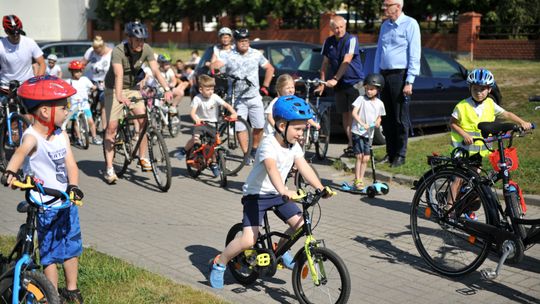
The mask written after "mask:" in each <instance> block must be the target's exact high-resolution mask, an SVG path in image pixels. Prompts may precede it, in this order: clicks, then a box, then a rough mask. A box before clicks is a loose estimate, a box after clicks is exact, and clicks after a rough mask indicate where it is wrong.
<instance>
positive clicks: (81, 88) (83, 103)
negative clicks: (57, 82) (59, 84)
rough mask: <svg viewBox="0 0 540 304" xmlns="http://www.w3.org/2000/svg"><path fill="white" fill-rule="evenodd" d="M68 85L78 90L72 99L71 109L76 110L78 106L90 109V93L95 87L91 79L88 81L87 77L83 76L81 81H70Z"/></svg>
mask: <svg viewBox="0 0 540 304" xmlns="http://www.w3.org/2000/svg"><path fill="white" fill-rule="evenodd" d="M67 83H69V84H70V85H71V86H72V87H74V88H75V90H77V93H75V95H73V96H71V97H70V98H71V108H72V109H74V107H75V105H78V106H79V107H81V108H82V109H90V104H89V103H88V93H90V89H91V88H92V87H93V86H94V84H93V83H92V81H90V79H88V78H87V77H86V76H81V78H79V80H75V79H68V80H67Z"/></svg>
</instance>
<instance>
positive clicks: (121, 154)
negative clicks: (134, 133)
mask: <svg viewBox="0 0 540 304" xmlns="http://www.w3.org/2000/svg"><path fill="white" fill-rule="evenodd" d="M103 153H104V154H105V144H103ZM113 153H114V156H113V162H112V164H113V168H114V172H116V176H118V177H122V175H124V173H125V172H126V170H127V167H128V165H129V163H130V162H131V143H130V142H129V140H127V139H126V134H125V132H124V128H123V127H122V126H121V127H119V128H118V131H117V133H116V138H115V140H114V146H113Z"/></svg>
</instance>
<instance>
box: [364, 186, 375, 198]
mask: <svg viewBox="0 0 540 304" xmlns="http://www.w3.org/2000/svg"><path fill="white" fill-rule="evenodd" d="M366 193H367V196H368V197H369V198H374V197H375V195H377V190H375V187H373V186H369V187H368V188H367V190H366Z"/></svg>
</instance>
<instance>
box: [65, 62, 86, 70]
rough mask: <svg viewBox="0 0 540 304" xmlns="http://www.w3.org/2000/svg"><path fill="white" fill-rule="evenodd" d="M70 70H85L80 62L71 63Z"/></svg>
mask: <svg viewBox="0 0 540 304" xmlns="http://www.w3.org/2000/svg"><path fill="white" fill-rule="evenodd" d="M68 69H70V70H84V64H83V63H82V62H80V61H79V60H73V61H71V62H70V63H69V66H68Z"/></svg>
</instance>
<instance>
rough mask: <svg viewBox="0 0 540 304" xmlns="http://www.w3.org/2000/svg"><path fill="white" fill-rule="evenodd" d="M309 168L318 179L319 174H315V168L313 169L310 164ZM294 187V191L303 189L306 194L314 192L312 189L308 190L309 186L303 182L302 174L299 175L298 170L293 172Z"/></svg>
mask: <svg viewBox="0 0 540 304" xmlns="http://www.w3.org/2000/svg"><path fill="white" fill-rule="evenodd" d="M309 166H310V167H311V169H312V170H313V172H315V175H317V178H318V177H319V172H317V170H316V169H315V167H313V165H312V164H309ZM294 186H295V187H296V189H304V190H306V191H308V192H311V190H313V191H315V190H316V189H314V188H310V187H311V185H310V184H309V183H307V182H306V181H305V180H304V177H303V176H302V174H300V171H298V170H295V172H294Z"/></svg>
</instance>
